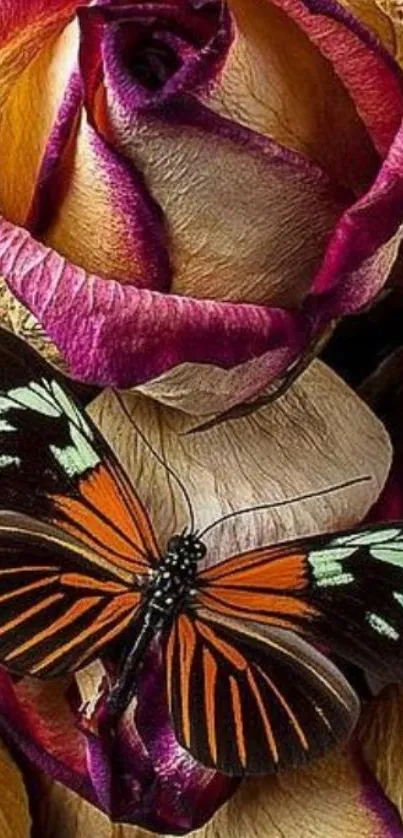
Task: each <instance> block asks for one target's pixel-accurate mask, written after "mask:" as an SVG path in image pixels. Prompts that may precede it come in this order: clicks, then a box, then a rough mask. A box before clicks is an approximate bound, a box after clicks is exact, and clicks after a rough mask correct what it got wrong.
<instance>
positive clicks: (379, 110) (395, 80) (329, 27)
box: [270, 0, 403, 156]
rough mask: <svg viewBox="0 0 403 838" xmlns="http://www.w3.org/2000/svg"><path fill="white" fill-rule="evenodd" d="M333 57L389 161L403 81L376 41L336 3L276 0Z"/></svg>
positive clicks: (402, 98)
mask: <svg viewBox="0 0 403 838" xmlns="http://www.w3.org/2000/svg"><path fill="white" fill-rule="evenodd" d="M270 1H271V2H275V4H276V5H278V6H280V8H282V9H283V10H284V11H286V12H287V13H288V14H289V15H290V16H291V17H293V18H294V20H295V21H297V22H298V24H299V26H301V28H302V29H303V30H304V31H305V32H306V33H307V35H308V36H309V38H310V40H311V41H312V42H313V43H314V44H316V46H317V47H318V49H319V50H320V51H321V52H322V53H323V55H324V56H325V57H326V58H328V59H329V60H330V61H331V63H332V65H333V67H334V68H335V70H336V72H337V74H338V75H339V76H340V79H341V80H342V82H343V83H344V84H345V86H346V88H347V90H348V91H349V92H350V95H351V98H352V100H353V102H354V103H355V105H356V108H357V111H358V113H359V114H360V116H361V119H362V120H363V122H364V124H365V125H366V126H367V128H368V130H369V132H370V135H371V137H372V138H373V141H374V143H375V147H376V148H377V149H378V151H379V152H380V154H381V155H382V156H384V155H385V154H386V153H387V151H388V149H389V146H390V144H391V142H392V140H393V138H394V136H395V134H396V131H397V130H398V128H399V126H400V122H401V119H402V116H403V77H402V74H401V71H400V69H399V66H398V65H397V64H396V63H395V62H394V61H393V59H392V57H391V56H390V54H389V53H388V52H387V51H386V50H385V49H384V48H383V47H382V45H381V44H380V43H379V41H378V40H377V39H376V38H375V36H374V35H373V34H372V33H370V32H369V31H368V30H366V29H365V28H364V27H363V26H362V25H361V24H360V23H358V22H357V21H356V20H355V19H354V18H353V17H352V16H351V14H350V13H349V12H347V11H346V10H345V9H343V7H342V6H340V5H339V4H338V3H337V2H334V0H270Z"/></svg>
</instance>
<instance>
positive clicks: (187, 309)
mask: <svg viewBox="0 0 403 838" xmlns="http://www.w3.org/2000/svg"><path fill="white" fill-rule="evenodd" d="M0 273H1V274H3V275H4V276H5V277H7V283H8V284H9V285H10V287H11V289H12V290H13V292H14V293H15V294H16V296H17V297H19V298H20V299H21V300H23V301H24V302H25V304H27V305H28V306H29V308H30V309H31V311H32V312H33V313H34V314H35V316H36V317H37V318H38V319H39V320H40V321H41V322H42V323H43V324H44V326H45V328H46V331H47V332H48V334H49V336H50V337H51V338H52V339H53V340H54V341H55V343H56V344H57V345H58V346H59V348H60V350H61V351H62V352H63V354H64V355H65V357H66V359H67V361H68V363H69V364H70V365H71V368H72V371H73V373H74V374H75V375H77V376H78V377H82V378H84V379H88V380H92V381H97V382H98V383H102V384H108V383H112V382H115V383H116V382H119V384H120V386H122V387H125V386H131V385H133V384H134V383H140V382H143V381H146V380H147V379H149V378H151V377H154V376H156V375H159V373H161V372H162V371H163V370H166V369H170V368H171V367H173V366H175V365H176V364H179V363H181V362H184V361H196V362H197V361H199V362H200V361H201V362H204V363H217V362H218V363H220V364H221V365H222V366H224V367H227V366H232V365H233V364H234V363H241V362H242V361H244V360H247V359H248V358H251V357H254V356H256V355H260V354H262V353H263V352H269V351H270V352H271V355H270V357H268V359H267V376H268V378H269V377H273V376H275V375H277V374H278V373H279V372H280V370H281V369H283V368H284V366H285V365H287V364H288V363H290V361H291V360H292V359H293V358H294V357H295V356H296V355H297V354H298V352H299V351H300V349H301V347H302V345H303V340H304V326H303V321H302V320H301V318H300V316H299V315H298V314H294V315H292V314H289V313H287V312H285V311H282V310H280V309H267V308H264V307H262V306H254V305H248V304H231V303H217V302H213V301H208V300H205V301H196V300H193V299H185V298H182V297H176V296H174V295H164V294H158V293H157V292H151V291H148V290H145V289H138V288H135V287H134V286H131V285H121V284H119V283H118V282H116V281H114V280H109V281H107V282H106V281H105V280H103V279H101V277H99V276H95V275H89V274H87V273H86V272H85V271H84V270H83V269H82V268H79V267H77V266H76V265H73V264H71V263H69V262H66V260H64V259H63V258H62V257H61V256H60V255H59V254H58V253H56V252H55V251H52V250H50V249H49V248H47V247H45V246H44V245H43V244H40V243H39V242H37V241H36V240H34V239H33V238H32V237H31V236H30V235H29V233H28V232H27V231H26V230H23V229H22V228H18V227H16V226H14V225H12V224H10V223H9V222H7V221H5V220H3V221H2V222H1V224H0Z"/></svg>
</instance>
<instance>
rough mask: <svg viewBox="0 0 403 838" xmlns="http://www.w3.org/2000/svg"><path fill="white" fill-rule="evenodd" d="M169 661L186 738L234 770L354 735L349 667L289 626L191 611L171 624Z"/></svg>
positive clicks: (246, 770) (280, 760)
mask: <svg viewBox="0 0 403 838" xmlns="http://www.w3.org/2000/svg"><path fill="white" fill-rule="evenodd" d="M166 662H167V692H168V700H169V704H170V711H171V715H172V719H173V723H174V728H175V733H176V736H177V738H178V740H179V742H180V743H181V744H182V745H183V746H184V747H185V748H186V749H187V750H188V751H190V752H191V753H192V755H193V756H194V757H195V758H196V759H197V760H199V761H200V762H202V763H204V764H205V765H207V766H210V767H214V768H218V769H219V770H221V771H223V772H225V773H228V774H234V775H242V774H260V773H264V774H266V773H270V772H273V771H277V770H279V769H281V768H283V767H285V766H289V765H294V766H296V765H299V764H304V763H305V762H307V761H309V760H310V759H312V757H314V756H318V755H319V754H321V753H323V752H324V751H325V750H326V748H327V747H329V746H330V745H331V744H334V743H335V742H336V741H342V740H343V739H344V738H346V736H347V735H348V733H349V732H350V730H351V728H352V727H353V725H354V724H355V721H356V719H357V713H358V703H357V699H356V697H355V694H354V693H353V691H352V690H351V688H350V687H349V685H348V683H347V681H346V680H345V679H344V677H343V676H342V675H341V673H340V672H339V671H338V670H337V669H336V668H335V667H334V666H333V665H332V664H331V663H330V661H328V660H327V659H326V658H325V657H323V655H321V654H319V653H318V652H316V651H315V649H314V648H312V647H310V646H309V645H308V644H306V643H305V642H304V641H302V640H301V639H300V638H298V637H297V636H295V635H292V634H291V633H290V632H286V631H284V630H282V629H276V628H274V627H268V626H266V627H264V628H263V627H262V626H258V625H257V624H256V623H251V622H245V621H242V622H241V621H239V620H232V619H231V618H224V617H221V618H219V619H218V620H217V616H216V615H215V614H214V613H213V612H210V611H208V610H205V609H203V610H199V611H198V612H197V614H196V613H194V612H188V613H187V614H181V615H180V616H179V617H178V619H177V622H176V624H175V625H174V627H173V629H172V631H171V634H170V636H169V639H168V641H167V645H166Z"/></svg>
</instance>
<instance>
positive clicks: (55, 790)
mask: <svg viewBox="0 0 403 838" xmlns="http://www.w3.org/2000/svg"><path fill="white" fill-rule="evenodd" d="M38 781H39V782H40V788H41V794H40V802H39V807H38V811H37V814H36V817H37V823H36V825H37V830H38V834H39V835H41V836H43V838H92V836H96V838H115V835H114V827H113V825H112V824H111V822H110V821H109V819H108V818H107V817H106V815H104V814H102V812H100V811H99V810H98V809H96V808H95V806H91V805H90V804H89V803H87V802H86V801H85V800H83V799H82V798H81V797H80V796H79V795H78V794H75V793H74V792H73V791H70V789H68V788H66V787H65V786H62V785H61V784H60V783H55V782H54V781H53V780H50V779H49V778H48V777H46V776H45V775H40V776H39V777H38ZM132 838H137V835H136V830H133V836H132Z"/></svg>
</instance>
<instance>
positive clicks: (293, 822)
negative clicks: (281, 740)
mask: <svg viewBox="0 0 403 838" xmlns="http://www.w3.org/2000/svg"><path fill="white" fill-rule="evenodd" d="M365 790H366V789H365V787H363V784H362V777H361V776H360V772H359V770H358V768H357V766H356V764H355V762H354V761H353V759H352V758H351V756H349V755H348V754H345V755H343V754H341V753H335V754H332V755H331V756H329V757H328V758H326V759H324V760H321V761H320V762H317V763H316V764H315V765H313V766H311V767H310V768H307V769H301V770H299V771H290V772H288V773H286V774H283V775H281V776H280V777H278V778H276V777H267V778H262V779H260V780H255V779H250V780H248V781H245V782H244V783H243V785H242V786H241V788H240V790H239V791H238V793H237V794H236V795H235V797H234V798H233V799H232V800H230V801H229V803H228V804H227V805H226V806H224V807H223V808H222V809H221V810H220V811H219V812H218V813H217V815H216V816H215V817H214V818H213V820H212V821H210V823H208V824H207V826H205V827H204V828H203V829H200V830H198V831H197V832H193V833H192V836H193V838H251V836H256V838H257V837H258V836H259V838H260V836H261V838H291V836H292V838H308V836H309V838H341V836H343V838H375V836H377V838H382V836H385V838H386V836H387V835H390V834H391V832H389V829H388V823H387V818H386V817H385V819H384V818H383V817H382V810H381V808H380V810H379V812H377V811H376V810H375V809H374V808H373V807H371V806H370V805H368V803H367V802H366V800H365ZM40 827H41V830H42V831H41V833H40V834H41V835H43V838H89V836H93V835H94V836H97V838H151V833H149V832H146V831H145V830H142V829H140V828H138V827H131V826H124V825H112V824H111V823H110V822H109V821H108V819H107V818H106V817H105V815H103V814H101V813H100V812H98V811H97V810H96V809H95V808H94V807H93V806H90V804H89V803H86V802H85V801H82V800H81V799H80V798H79V797H78V796H77V795H75V794H74V793H73V792H71V791H69V790H68V789H65V788H63V787H62V786H60V785H58V784H57V783H52V782H51V781H49V780H46V779H44V780H43V785H42V794H41V819H40Z"/></svg>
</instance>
